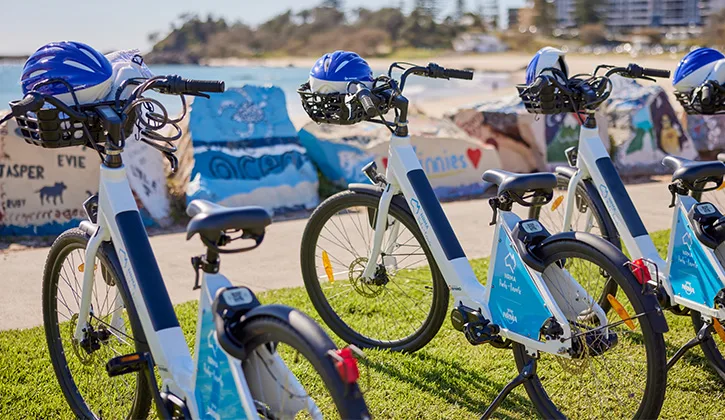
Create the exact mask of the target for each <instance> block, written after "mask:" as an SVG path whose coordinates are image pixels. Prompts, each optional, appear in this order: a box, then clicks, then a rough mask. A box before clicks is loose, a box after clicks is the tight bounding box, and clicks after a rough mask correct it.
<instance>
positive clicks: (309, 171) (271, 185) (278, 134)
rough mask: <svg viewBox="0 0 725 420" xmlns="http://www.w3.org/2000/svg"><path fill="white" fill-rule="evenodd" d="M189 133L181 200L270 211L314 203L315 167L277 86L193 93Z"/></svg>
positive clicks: (311, 206)
mask: <svg viewBox="0 0 725 420" xmlns="http://www.w3.org/2000/svg"><path fill="white" fill-rule="evenodd" d="M189 136H190V138H191V143H192V146H193V151H194V155H193V156H194V159H193V160H194V163H193V164H194V166H193V169H192V171H191V174H190V181H189V183H188V184H187V187H186V196H187V202H189V201H191V200H194V199H197V198H202V199H206V200H210V201H213V202H216V203H220V204H223V205H229V206H243V205H258V206H262V207H265V208H266V209H267V210H269V211H270V212H272V213H275V214H280V213H285V212H289V211H297V210H303V209H311V208H314V207H315V206H317V203H318V202H319V196H318V192H317V188H318V180H317V171H316V169H315V167H314V165H313V164H312V161H311V160H310V158H309V157H308V155H307V151H306V150H305V148H304V147H303V146H302V145H301V144H300V142H299V138H298V136H297V132H296V130H295V128H294V126H293V125H292V122H291V121H290V119H289V116H288V115H287V107H286V105H285V97H284V93H283V92H282V90H281V89H279V88H277V87H258V86H244V87H242V88H235V89H228V90H227V91H226V92H224V93H222V94H215V95H212V96H211V99H202V98H197V99H196V100H195V101H194V103H193V104H192V106H191V111H190V116H189Z"/></svg>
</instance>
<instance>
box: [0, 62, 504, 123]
mask: <svg viewBox="0 0 725 420" xmlns="http://www.w3.org/2000/svg"><path fill="white" fill-rule="evenodd" d="M150 68H151V71H153V72H154V73H155V74H157V75H162V74H178V75H180V76H183V77H186V78H190V79H210V80H224V82H225V83H226V86H227V88H229V87H235V86H237V87H238V86H243V85H245V84H253V85H275V86H278V87H279V88H281V89H282V90H283V91H284V93H285V97H286V101H287V109H288V110H289V113H290V115H291V116H299V115H302V114H303V113H304V110H303V109H302V105H301V104H300V100H299V97H298V96H297V88H298V87H299V86H300V84H302V83H304V82H305V81H306V80H307V77H308V75H309V69H306V68H300V67H208V66H196V65H152V66H150ZM21 71H22V64H20V63H17V64H2V63H0V110H2V109H9V106H8V105H7V104H8V102H10V101H12V100H16V99H21V98H22V91H21V89H20V74H21ZM382 72H383V69H379V70H377V71H375V73H376V74H379V73H382ZM510 84H511V82H510V80H509V77H508V75H507V74H504V73H476V74H475V76H474V80H473V81H465V80H438V79H426V78H420V77H411V78H409V79H408V82H407V84H406V88H405V93H406V96H408V97H409V98H410V99H411V101H412V102H413V103H414V102H415V100H417V99H419V100H425V99H428V100H431V99H435V98H438V97H447V96H453V95H470V94H471V93H472V92H476V91H479V92H485V91H490V90H492V89H494V88H496V87H499V88H500V87H504V86H508V85H510ZM159 96H161V98H159V99H161V101H162V102H163V103H164V105H165V106H166V108H167V110H168V111H169V113H170V114H172V115H173V114H176V113H178V112H179V111H180V103H179V100H178V99H177V98H173V97H169V96H166V97H164V95H159ZM461 105H463V104H461Z"/></svg>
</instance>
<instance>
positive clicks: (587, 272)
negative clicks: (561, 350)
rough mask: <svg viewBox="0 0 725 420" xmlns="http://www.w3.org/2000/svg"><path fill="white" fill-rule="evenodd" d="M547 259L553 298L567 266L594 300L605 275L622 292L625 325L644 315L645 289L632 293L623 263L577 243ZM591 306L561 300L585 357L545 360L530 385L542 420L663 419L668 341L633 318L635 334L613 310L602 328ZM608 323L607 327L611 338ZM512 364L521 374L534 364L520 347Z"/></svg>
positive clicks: (549, 251) (557, 247)
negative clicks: (658, 417)
mask: <svg viewBox="0 0 725 420" xmlns="http://www.w3.org/2000/svg"><path fill="white" fill-rule="evenodd" d="M541 252H542V254H543V255H546V258H545V261H544V262H545V264H546V269H545V270H544V272H543V275H544V280H545V281H546V283H547V284H548V286H549V289H550V290H551V291H552V294H553V295H555V296H556V295H557V293H558V291H559V289H560V288H561V286H557V284H561V283H560V282H557V281H556V279H557V278H559V279H560V278H561V276H558V277H557V276H556V275H555V274H556V273H561V267H563V268H564V269H565V270H566V272H568V273H569V274H570V275H571V277H572V278H573V279H574V280H575V281H577V282H578V283H579V284H580V285H581V286H582V287H583V288H584V289H585V290H587V292H588V293H589V294H590V296H597V294H598V293H599V292H600V291H601V288H600V286H599V278H598V277H599V276H601V275H602V273H604V274H605V275H606V276H607V277H609V278H611V279H612V281H613V282H615V283H616V284H617V285H618V286H619V290H620V293H619V295H618V296H616V298H614V299H615V300H616V302H619V303H620V304H621V306H622V307H623V309H624V310H625V311H626V313H627V314H628V315H629V317H627V316H626V315H625V318H626V319H630V318H631V317H635V316H636V315H638V314H642V313H644V305H643V303H642V301H641V300H640V293H641V288H638V287H635V286H634V285H635V284H636V280H635V279H634V278H633V276H632V274H631V273H630V272H629V271H628V270H627V269H626V268H625V266H624V261H625V260H626V258H625V257H624V256H622V258H621V260H622V261H617V262H615V261H612V260H611V259H610V258H608V257H607V256H606V255H605V254H604V253H602V252H601V251H600V250H598V249H596V248H594V247H593V246H591V245H589V244H586V243H583V242H579V241H574V240H571V241H570V240H561V241H555V242H552V243H550V244H548V245H546V246H545V248H544V249H542V251H541ZM622 292H623V293H622ZM593 302H594V300H593V298H591V299H587V300H586V301H585V300H582V299H557V303H558V304H559V307H560V308H561V309H562V311H563V312H564V313H565V314H566V316H567V319H568V321H569V326H570V328H571V329H572V333H573V335H574V336H576V337H577V338H576V340H578V344H577V345H576V346H575V347H576V348H578V349H579V351H578V352H575V354H574V355H573V357H571V358H564V357H561V356H558V355H555V354H549V353H544V352H540V353H539V358H538V360H537V373H536V375H535V376H534V377H533V378H532V379H531V380H529V381H527V382H525V383H524V385H525V387H526V391H527V393H528V395H529V397H530V398H531V401H532V402H533V404H534V405H535V407H536V409H537V410H538V411H539V412H540V413H541V415H542V416H543V417H544V418H563V417H567V418H588V419H592V418H642V419H650V418H657V416H658V415H659V412H660V409H661V408H662V403H663V401H664V396H665V385H666V370H665V363H666V358H665V343H664V339H663V336H662V334H661V333H656V332H655V331H654V329H653V326H652V324H651V321H650V319H649V318H648V317H647V316H641V317H637V318H634V319H632V320H631V321H632V322H633V325H632V327H633V328H630V327H628V326H627V325H626V324H624V323H622V322H621V321H622V319H623V318H622V317H621V316H619V315H618V314H617V311H615V310H611V311H609V312H608V313H607V314H606V316H607V319H606V320H604V321H603V322H601V323H600V322H599V321H600V320H599V317H598V316H597V315H596V312H595V311H593V310H592V308H593V307H594V305H593ZM617 323H619V325H618V324H617ZM602 324H604V325H607V326H608V331H609V333H608V334H607V333H605V331H606V330H607V329H604V328H601V325H602ZM514 357H515V359H516V365H517V367H518V368H519V370H521V369H523V368H524V366H525V365H526V364H527V363H528V362H529V361H531V360H532V358H531V357H530V356H529V355H528V354H527V353H526V350H525V348H524V346H523V345H521V344H515V345H514Z"/></svg>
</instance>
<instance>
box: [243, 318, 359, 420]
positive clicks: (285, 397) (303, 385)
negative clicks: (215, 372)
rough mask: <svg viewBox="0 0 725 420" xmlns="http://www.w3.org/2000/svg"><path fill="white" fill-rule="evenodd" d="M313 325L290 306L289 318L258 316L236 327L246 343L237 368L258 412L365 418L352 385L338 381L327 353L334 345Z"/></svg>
mask: <svg viewBox="0 0 725 420" xmlns="http://www.w3.org/2000/svg"><path fill="white" fill-rule="evenodd" d="M313 323H314V321H312V320H311V319H309V318H308V317H307V316H306V315H304V314H302V313H301V312H298V311H294V310H293V311H291V312H290V314H289V322H283V321H281V320H279V319H278V318H274V317H268V316H260V317H255V318H252V319H251V320H249V321H248V322H246V323H245V324H243V326H242V327H241V330H239V331H235V335H236V336H238V337H244V340H245V343H246V344H245V346H244V349H245V354H246V357H245V358H244V359H243V360H242V368H243V369H244V376H245V378H246V379H247V383H248V385H249V388H250V391H251V393H252V397H253V398H254V403H255V406H256V408H257V413H258V414H259V416H260V418H263V419H280V418H282V419H286V418H295V419H302V418H311V419H323V418H325V419H327V418H330V419H333V418H341V419H354V420H358V419H359V420H362V419H369V418H370V414H369V412H368V409H367V406H366V405H365V401H364V399H363V396H362V393H361V391H360V388H359V387H358V385H357V383H356V382H353V383H349V382H352V381H344V380H343V378H342V376H341V374H340V372H339V371H338V368H337V366H336V364H335V362H336V361H335V360H334V358H333V356H331V354H334V353H336V350H337V348H336V347H335V344H334V343H333V342H332V340H330V338H329V337H328V336H327V335H326V334H325V333H324V332H323V331H322V330H321V329H320V327H319V326H317V325H316V324H314V325H313ZM294 324H298V326H295V325H294ZM299 327H301V328H299ZM300 356H301V357H300ZM285 368H286V369H285ZM287 369H289V371H291V372H292V374H294V377H291V376H290V375H288V374H287V372H288V371H287Z"/></svg>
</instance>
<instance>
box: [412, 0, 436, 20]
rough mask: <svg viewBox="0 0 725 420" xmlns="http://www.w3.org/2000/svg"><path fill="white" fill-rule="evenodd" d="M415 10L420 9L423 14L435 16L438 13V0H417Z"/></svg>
mask: <svg viewBox="0 0 725 420" xmlns="http://www.w3.org/2000/svg"><path fill="white" fill-rule="evenodd" d="M413 10H414V11H415V10H417V11H419V13H420V14H422V15H428V16H430V17H432V18H435V17H436V16H437V15H438V10H439V8H438V0H415V2H413Z"/></svg>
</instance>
